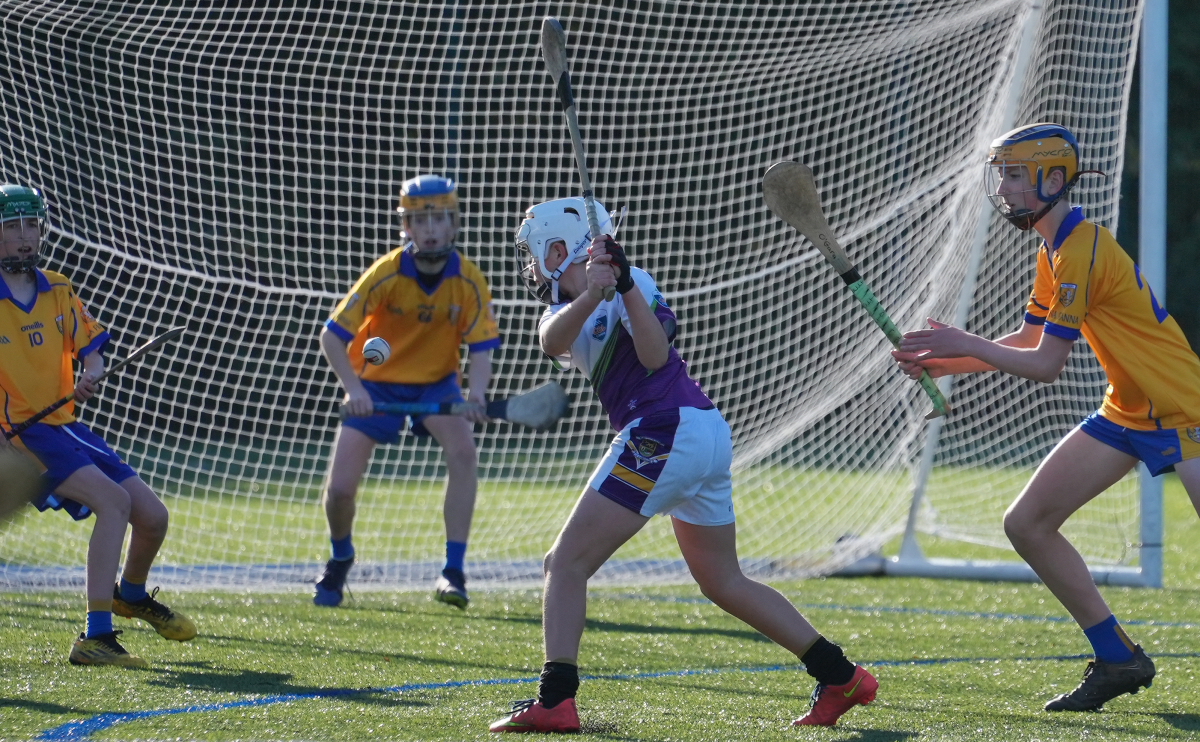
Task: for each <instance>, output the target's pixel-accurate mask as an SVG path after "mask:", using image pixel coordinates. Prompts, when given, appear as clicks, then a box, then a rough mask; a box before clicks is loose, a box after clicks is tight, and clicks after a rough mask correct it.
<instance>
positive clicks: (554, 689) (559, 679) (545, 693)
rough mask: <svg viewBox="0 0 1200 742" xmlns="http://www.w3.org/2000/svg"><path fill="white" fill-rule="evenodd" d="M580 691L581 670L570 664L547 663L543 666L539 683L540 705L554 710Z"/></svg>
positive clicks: (538, 696)
mask: <svg viewBox="0 0 1200 742" xmlns="http://www.w3.org/2000/svg"><path fill="white" fill-rule="evenodd" d="M578 690H579V668H578V667H576V666H575V665H572V664H571V663H570V662H547V663H546V664H545V665H542V677H541V680H540V681H539V682H538V693H537V699H538V703H540V704H542V705H543V706H545V707H546V708H548V709H552V708H554V707H555V706H557V705H558V704H560V703H562V702H563V701H565V700H567V699H568V698H574V697H575V693H576V692H577V691H578Z"/></svg>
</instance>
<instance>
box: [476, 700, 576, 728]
mask: <svg viewBox="0 0 1200 742" xmlns="http://www.w3.org/2000/svg"><path fill="white" fill-rule="evenodd" d="M488 729H490V730H491V731H493V732H578V731H579V710H578V709H577V708H575V699H574V698H568V699H567V700H565V701H563V702H562V703H560V704H558V705H557V706H555V707H554V708H552V709H548V708H546V707H545V706H543V705H542V704H540V703H538V702H537V700H536V699H533V698H530V699H527V700H524V701H517V702H516V703H514V704H513V709H512V713H511V714H509V715H508V716H506V717H504V718H503V719H501V720H500V721H497V722H495V723H493V724H492V725H491V726H490V727H488Z"/></svg>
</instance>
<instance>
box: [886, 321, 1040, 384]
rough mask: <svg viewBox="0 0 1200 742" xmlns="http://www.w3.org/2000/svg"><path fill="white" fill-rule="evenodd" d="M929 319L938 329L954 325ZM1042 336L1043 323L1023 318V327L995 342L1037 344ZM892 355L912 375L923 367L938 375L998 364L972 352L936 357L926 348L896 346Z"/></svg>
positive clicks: (991, 368) (1017, 345)
mask: <svg viewBox="0 0 1200 742" xmlns="http://www.w3.org/2000/svg"><path fill="white" fill-rule="evenodd" d="M927 321H928V322H929V326H930V327H932V328H934V329H942V328H948V327H951V325H948V324H946V323H945V322H939V321H937V320H935V319H933V318H930V319H929V320H927ZM1041 339H1042V328H1041V327H1040V326H1039V325H1033V324H1029V323H1028V322H1022V323H1021V329H1020V330H1018V331H1016V332H1013V333H1009V334H1008V335H1005V336H1003V337H1000V338H997V339H996V340H995V341H994V342H996V343H998V344H999V345H1004V346H1007V347H1010V348H1036V347H1037V346H1038V343H1039V342H1041ZM892 358H894V359H896V365H897V366H899V367H900V370H901V371H903V372H904V373H905V374H906V375H907V376H908V377H909V378H910V379H918V378H920V376H921V370H922V369H924V370H926V371H928V372H929V375H930V376H932V377H933V378H935V379H937V378H940V377H942V376H952V375H956V374H970V373H977V372H980V371H995V370H996V367H995V366H992V365H990V364H988V363H986V362H984V361H981V360H979V359H978V358H974V357H971V356H963V357H961V358H932V357H930V356H929V355H928V354H927V353H925V352H924V351H904V350H893V351H892Z"/></svg>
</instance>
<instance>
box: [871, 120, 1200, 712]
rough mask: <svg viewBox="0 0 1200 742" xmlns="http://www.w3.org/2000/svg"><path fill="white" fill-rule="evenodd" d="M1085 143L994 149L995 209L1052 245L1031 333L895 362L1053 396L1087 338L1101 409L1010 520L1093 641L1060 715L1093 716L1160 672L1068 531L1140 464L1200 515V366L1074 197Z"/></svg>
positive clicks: (1059, 138)
mask: <svg viewBox="0 0 1200 742" xmlns="http://www.w3.org/2000/svg"><path fill="white" fill-rule="evenodd" d="M1078 150H1079V146H1078V144H1077V143H1076V141H1075V137H1074V136H1072V134H1071V133H1070V132H1069V131H1068V130H1067V129H1065V128H1064V127H1062V126H1059V125H1057V124H1030V125H1028V126H1023V127H1020V128H1018V129H1014V130H1013V131H1010V132H1008V133H1007V134H1005V135H1004V136H1002V137H1000V138H999V139H997V140H996V141H994V142H993V143H992V147H991V151H990V154H989V156H988V162H987V172H988V176H989V180H988V182H989V185H988V197H989V198H990V199H991V201H992V204H993V205H994V206H995V207H996V208H997V209H998V210H999V211H1000V213H1001V214H1003V215H1004V217H1005V218H1006V219H1007V220H1008V221H1009V222H1011V223H1012V224H1014V225H1015V226H1016V227H1017V228H1019V229H1022V230H1026V229H1030V228H1032V229H1034V230H1036V231H1037V233H1038V234H1039V235H1041V237H1042V240H1043V242H1042V245H1041V249H1040V250H1039V251H1038V255H1037V277H1036V279H1035V281H1034V285H1033V292H1032V295H1031V296H1030V298H1029V303H1028V305H1027V307H1026V313H1025V321H1024V323H1023V324H1022V326H1021V329H1020V330H1018V331H1017V332H1014V333H1012V334H1010V335H1006V336H1004V337H1002V338H1000V339H999V340H995V341H992V340H987V339H984V338H981V337H978V336H976V335H972V334H970V333H968V332H966V331H964V330H961V329H959V328H956V327H950V326H948V325H945V324H942V323H940V322H936V321H934V320H930V325H931V326H932V327H933V328H934V329H931V330H921V331H918V332H910V333H907V334H905V336H904V341H903V342H902V343H901V345H900V349H899V350H898V351H896V352H894V353H893V355H894V356H895V358H896V360H897V362H898V363H899V365H900V367H901V368H902V369H903V370H904V371H905V372H906V373H908V374H909V375H910V376H914V375H918V374H919V373H920V369H921V368H922V367H923V368H925V369H927V370H928V371H929V372H930V373H931V374H932V375H933V376H944V375H946V374H958V373H965V372H971V371H983V370H997V369H998V370H1000V371H1003V372H1005V373H1010V374H1013V375H1016V376H1023V377H1025V378H1027V379H1033V380H1035V381H1041V382H1045V383H1051V382H1053V381H1054V380H1055V379H1057V378H1058V375H1059V374H1060V373H1061V372H1062V369H1063V367H1064V365H1065V364H1066V361H1067V356H1068V355H1069V354H1070V352H1071V346H1072V345H1073V344H1074V342H1075V341H1076V340H1077V339H1078V338H1079V336H1080V335H1081V334H1082V335H1083V336H1084V337H1086V338H1087V341H1088V344H1089V345H1090V346H1091V348H1092V350H1093V351H1095V353H1096V357H1097V358H1098V359H1099V360H1100V363H1101V365H1102V366H1103V367H1104V370H1105V373H1106V374H1107V375H1108V381H1109V387H1108V391H1107V393H1106V394H1105V396H1104V402H1103V403H1102V404H1101V406H1100V409H1099V410H1098V411H1097V412H1095V413H1094V414H1092V415H1091V416H1090V417H1088V418H1087V419H1086V420H1084V421H1083V422H1082V423H1081V424H1080V425H1079V426H1078V427H1076V428H1075V429H1074V430H1072V431H1071V432H1070V433H1069V434H1067V436H1066V437H1065V438H1064V439H1063V440H1062V441H1061V442H1060V443H1059V444H1058V445H1057V446H1056V447H1055V448H1054V450H1053V451H1051V452H1050V455H1049V456H1047V457H1046V460H1045V461H1043V462H1042V465H1041V466H1040V467H1038V470H1037V473H1035V474H1034V476H1033V479H1032V480H1030V482H1029V484H1028V485H1027V486H1026V487H1025V491H1024V492H1022V493H1021V495H1020V496H1019V497H1018V498H1017V499H1016V501H1015V502H1013V504H1012V505H1011V506H1010V507H1009V509H1008V512H1007V513H1006V514H1005V516H1004V530H1005V532H1006V533H1007V534H1008V538H1009V540H1010V541H1012V544H1013V547H1014V548H1016V550H1017V553H1019V554H1020V555H1021V556H1022V558H1024V559H1025V561H1027V562H1029V565H1030V566H1031V567H1033V569H1034V571H1035V572H1037V574H1038V576H1039V577H1040V578H1041V579H1042V581H1043V582H1044V583H1046V586H1047V587H1048V588H1050V591H1051V592H1053V593H1054V595H1055V597H1057V598H1058V599H1059V600H1060V601H1062V603H1063V605H1064V606H1065V607H1066V608H1067V610H1068V611H1070V613H1071V616H1072V617H1073V618H1074V619H1075V620H1076V621H1077V622H1078V623H1079V626H1080V627H1081V628H1083V630H1084V634H1085V635H1086V636H1087V638H1088V640H1089V641H1090V642H1091V644H1092V647H1093V648H1094V650H1095V653H1096V659H1095V660H1094V661H1093V662H1092V663H1090V664H1089V667H1088V671H1087V672H1086V673H1085V674H1084V680H1083V683H1082V684H1080V686H1079V687H1078V688H1076V689H1075V690H1073V691H1072V692H1070V693H1066V694H1063V695H1061V696H1058V697H1057V698H1055V699H1053V700H1051V701H1050V702H1049V703H1047V704H1046V710H1048V711H1094V710H1098V709H1100V708H1101V707H1102V706H1103V705H1104V703H1105V702H1106V701H1109V700H1111V699H1113V698H1116V697H1117V696H1119V695H1121V694H1123V693H1136V692H1137V691H1138V690H1139V689H1140V688H1143V687H1149V685H1150V682H1151V680H1152V679H1153V678H1154V672H1155V670H1154V663H1153V662H1152V661H1151V660H1150V658H1149V657H1147V656H1146V654H1145V653H1144V652H1143V651H1142V648H1141V647H1140V646H1137V645H1135V644H1134V643H1133V642H1132V641H1130V639H1129V637H1128V636H1127V635H1126V634H1125V631H1124V630H1123V629H1122V628H1121V626H1120V624H1119V623H1118V622H1117V619H1116V617H1115V616H1113V613H1112V611H1111V610H1110V609H1109V607H1108V605H1107V604H1106V603H1105V602H1104V598H1102V597H1101V595H1100V591H1099V590H1097V589H1096V586H1095V585H1094V584H1093V582H1092V578H1091V575H1090V574H1089V573H1088V569H1087V565H1086V564H1085V563H1084V561H1083V558H1082V557H1081V556H1080V555H1079V552H1077V551H1076V550H1075V548H1074V547H1073V546H1072V545H1071V543H1070V542H1069V541H1067V539H1066V538H1065V537H1063V535H1062V534H1061V533H1060V532H1059V528H1060V527H1061V526H1062V524H1063V523H1064V522H1065V521H1066V519H1067V518H1068V517H1070V516H1071V514H1072V513H1074V512H1075V511H1076V510H1078V509H1079V508H1081V507H1082V506H1083V505H1084V504H1085V503H1087V502H1088V501H1089V500H1091V499H1092V498H1094V497H1096V496H1097V495H1099V494H1100V493H1101V492H1103V491H1104V490H1106V489H1108V488H1109V487H1110V486H1112V485H1113V484H1114V483H1116V482H1117V481H1118V480H1120V479H1121V478H1122V477H1124V476H1125V474H1126V473H1128V472H1129V470H1130V469H1132V468H1133V467H1134V466H1135V465H1136V464H1137V462H1138V461H1139V460H1141V461H1144V462H1145V463H1146V465H1147V467H1149V469H1150V471H1151V472H1152V473H1153V474H1155V475H1158V474H1161V473H1163V472H1165V471H1169V470H1171V468H1172V467H1174V470H1175V471H1176V472H1177V473H1178V474H1179V478H1180V479H1181V480H1182V482H1183V485H1184V487H1185V488H1186V489H1187V491H1188V495H1189V496H1190V497H1191V499H1192V504H1193V505H1195V506H1196V508H1197V511H1198V512H1200V359H1197V357H1196V354H1195V353H1194V352H1193V351H1192V349H1191V347H1190V346H1189V345H1188V342H1187V339H1186V338H1185V337H1184V335H1183V332H1182V331H1181V330H1180V329H1179V325H1178V324H1176V322H1175V320H1174V319H1172V318H1171V316H1170V315H1169V314H1167V312H1166V310H1165V309H1164V308H1163V307H1162V306H1161V305H1160V304H1159V303H1158V300H1157V299H1155V297H1154V294H1153V292H1151V290H1150V286H1149V285H1148V284H1147V283H1146V281H1145V279H1143V278H1142V275H1141V272H1140V271H1139V269H1138V266H1137V265H1135V264H1134V262H1133V261H1132V260H1131V259H1130V258H1129V256H1128V255H1126V254H1125V251H1124V250H1122V249H1121V246H1120V245H1118V244H1117V241H1116V240H1115V239H1113V236H1112V234H1111V233H1109V231H1108V230H1107V229H1105V228H1104V227H1102V226H1099V225H1097V224H1093V223H1092V222H1089V221H1087V219H1086V217H1085V216H1084V214H1083V211H1082V209H1080V208H1079V207H1074V208H1073V207H1072V206H1071V205H1070V203H1069V202H1068V201H1067V199H1066V195H1067V193H1068V192H1069V191H1070V189H1071V187H1072V186H1074V185H1075V182H1076V181H1077V179H1078V178H1079V176H1080V175H1081V174H1082V173H1081V172H1080V171H1079V161H1078Z"/></svg>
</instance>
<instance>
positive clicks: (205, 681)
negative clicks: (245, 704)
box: [147, 662, 429, 706]
mask: <svg viewBox="0 0 1200 742" xmlns="http://www.w3.org/2000/svg"><path fill="white" fill-rule="evenodd" d="M176 664H177V665H182V666H186V667H191V668H195V669H193V670H173V669H172V670H156V671H155V672H157V673H158V674H159V677H158V678H156V679H155V680H151V681H149V682H148V683H147V685H157V686H160V687H163V688H187V689H188V690H200V691H211V692H215V693H239V694H259V695H272V696H273V695H292V694H295V695H303V696H311V695H318V694H328V695H333V696H338V697H343V698H346V699H347V700H353V701H356V702H362V703H371V704H377V705H381V706H428V705H429V704H427V703H425V702H424V701H413V700H410V699H408V698H403V697H401V696H400V695H399V694H396V693H388V692H384V691H378V690H370V689H367V690H361V691H360V690H356V689H353V688H323V687H319V686H311V685H295V684H293V683H291V682H290V681H291V679H292V675H290V674H289V673H283V672H258V671H255V670H237V671H234V672H222V671H220V670H214V669H213V668H212V665H211V664H210V663H208V662H181V663H176Z"/></svg>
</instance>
